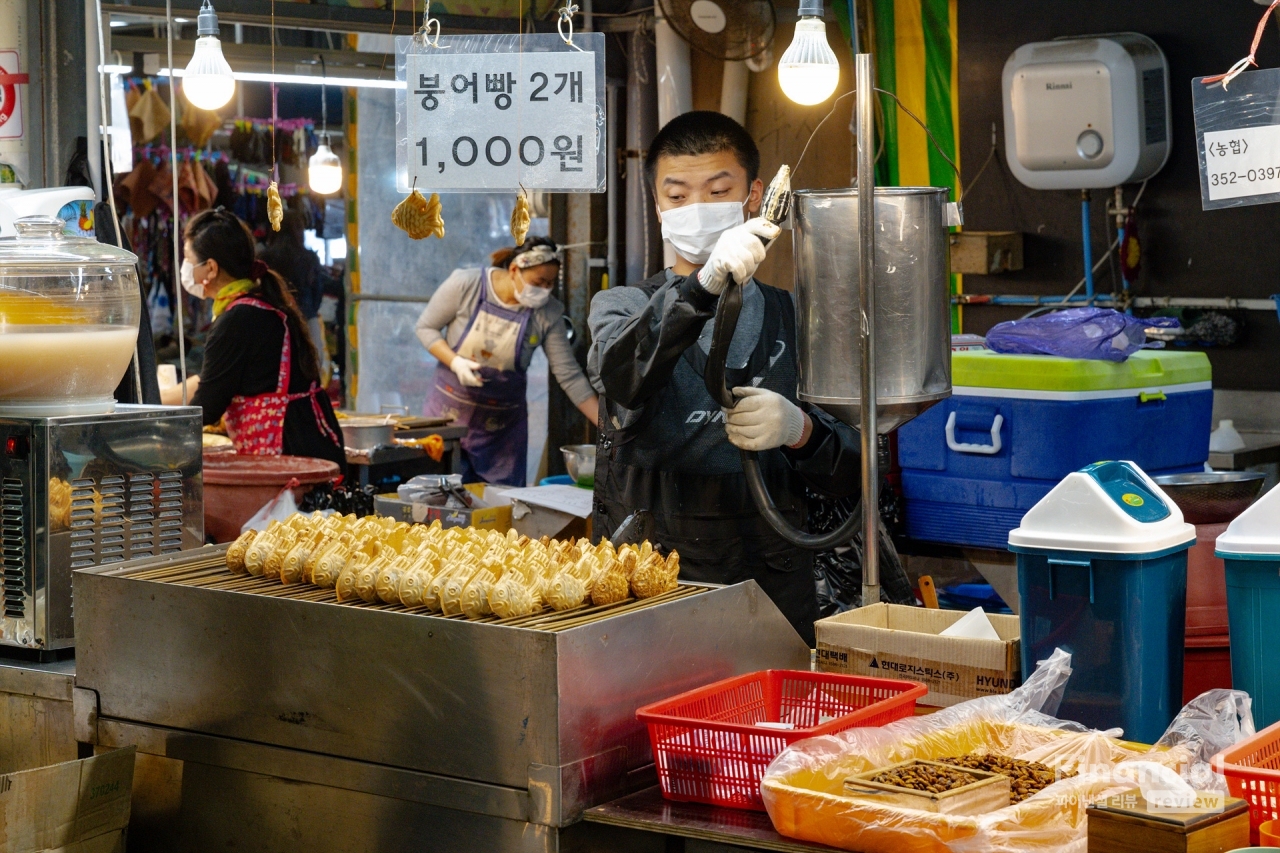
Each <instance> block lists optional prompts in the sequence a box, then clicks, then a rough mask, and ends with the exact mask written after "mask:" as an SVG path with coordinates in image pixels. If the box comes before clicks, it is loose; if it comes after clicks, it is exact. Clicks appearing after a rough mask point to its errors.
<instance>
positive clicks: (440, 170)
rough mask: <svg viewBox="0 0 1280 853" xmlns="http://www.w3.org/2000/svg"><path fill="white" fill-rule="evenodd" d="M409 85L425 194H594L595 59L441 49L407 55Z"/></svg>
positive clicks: (411, 162)
mask: <svg viewBox="0 0 1280 853" xmlns="http://www.w3.org/2000/svg"><path fill="white" fill-rule="evenodd" d="M405 82H406V84H407V92H406V110H407V114H408V115H407V117H408V134H409V138H408V149H407V154H408V158H407V165H408V175H409V180H410V182H412V181H413V180H414V178H416V179H417V187H418V188H419V189H426V188H430V189H431V190H438V191H441V192H447V191H458V190H463V191H466V190H479V189H489V190H497V189H504V190H514V189H515V188H516V187H518V186H523V187H525V188H526V189H543V190H567V189H578V190H583V189H586V190H594V189H595V188H596V186H597V183H598V180H597V175H596V164H597V158H596V149H597V147H598V146H599V142H600V140H599V136H600V130H599V127H598V123H597V121H596V118H597V116H596V57H595V54H594V53H592V52H589V51H585V52H579V51H562V52H557V53H457V52H452V51H449V50H433V51H429V52H427V53H419V54H411V55H409V56H408V57H407V58H406V67H405Z"/></svg>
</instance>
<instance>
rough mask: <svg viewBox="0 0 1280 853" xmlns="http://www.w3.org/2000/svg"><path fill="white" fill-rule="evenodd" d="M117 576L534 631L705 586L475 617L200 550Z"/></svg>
mask: <svg viewBox="0 0 1280 853" xmlns="http://www.w3.org/2000/svg"><path fill="white" fill-rule="evenodd" d="M113 574H117V575H118V576H119V577H125V578H129V579H130V580H139V581H150V582H154V583H169V584H177V585H180V586H194V587H200V588H201V589H215V590H221V591H225V592H235V593H244V594H249V595H269V596H273V597H275V598H290V599H294V600H296V601H310V602H314V603H317V604H334V605H338V606H339V607H360V608H364V609H366V610H385V611H389V612H392V613H409V614H413V615H417V616H426V617H429V618H432V619H455V620H461V621H464V622H480V623H484V624H487V625H502V626H505V627H508V628H528V629H531V630H536V631H550V632H558V631H567V630H569V629H570V628H577V627H579V626H582V625H588V624H590V623H592V622H598V621H600V620H603V619H609V618H612V617H614V616H618V615H620V614H623V613H630V612H631V611H633V610H643V609H645V608H647V607H654V606H657V605H659V604H663V603H665V602H668V601H674V600H676V599H678V598H686V597H688V596H691V595H698V594H699V593H703V592H706V591H707V589H708V587H705V586H696V585H693V584H679V585H678V586H677V587H676V588H675V589H673V590H671V591H670V592H667V593H664V594H662V595H657V596H654V597H653V598H642V599H636V598H628V599H626V600H625V601H620V602H617V603H616V604H606V605H604V606H602V607H596V606H594V605H591V604H584V605H582V606H581V607H576V608H574V609H572V610H559V611H557V610H552V609H550V608H546V609H543V610H542V611H540V612H538V613H533V614H530V615H528V616H515V617H512V618H509V619H499V618H498V617H497V616H486V617H483V618H481V619H469V618H468V617H466V616H464V615H456V616H446V615H444V614H441V613H435V612H433V611H431V610H429V609H428V608H426V607H405V606H404V605H403V604H383V603H381V602H379V603H376V604H372V603H369V602H367V601H364V600H363V599H349V600H345V601H339V600H338V596H337V593H336V592H335V591H334V590H332V589H327V588H324V587H318V586H313V585H312V584H308V583H295V584H282V583H280V582H279V581H278V580H275V579H273V578H265V577H258V576H253V575H237V574H232V573H231V572H230V571H229V570H228V569H227V565H226V558H225V556H224V553H221V552H220V553H216V554H212V555H209V554H203V555H199V556H193V557H192V558H191V559H190V560H184V561H180V562H177V563H173V562H169V563H168V564H167V565H165V566H163V567H161V568H149V567H145V566H141V567H139V568H137V569H132V570H130V569H127V568H126V569H124V570H122V571H119V572H115V573H113Z"/></svg>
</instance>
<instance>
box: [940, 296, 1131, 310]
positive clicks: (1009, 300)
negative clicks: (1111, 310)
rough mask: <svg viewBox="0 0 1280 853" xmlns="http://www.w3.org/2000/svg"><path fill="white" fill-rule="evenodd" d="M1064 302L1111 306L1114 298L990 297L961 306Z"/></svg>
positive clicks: (1043, 304)
mask: <svg viewBox="0 0 1280 853" xmlns="http://www.w3.org/2000/svg"><path fill="white" fill-rule="evenodd" d="M1064 302H1065V303H1066V304H1067V305H1075V304H1081V305H1084V304H1091V305H1109V304H1113V303H1114V302H1115V297H1114V296H1112V295H1111V294H1109V293H1102V294H1099V295H1098V296H1095V297H1093V299H1092V300H1090V299H1089V297H1087V296H1085V295H1084V294H1083V293H1077V294H1076V295H1075V296H1072V297H1070V298H1069V299H1068V298H1066V297H1064V296H1010V295H1004V296H992V297H990V299H989V300H988V301H985V302H978V303H963V304H975V305H1036V306H1042V307H1046V308H1047V307H1049V306H1051V305H1060V304H1063V303H1064ZM957 304H960V303H959V302H958V300H957Z"/></svg>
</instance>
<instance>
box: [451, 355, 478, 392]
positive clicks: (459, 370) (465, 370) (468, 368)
mask: <svg viewBox="0 0 1280 853" xmlns="http://www.w3.org/2000/svg"><path fill="white" fill-rule="evenodd" d="M449 369H450V370H452V371H453V372H454V373H455V374H456V375H457V377H458V381H459V382H461V383H462V384H463V385H465V386H467V387H468V388H479V387H480V386H481V385H483V384H484V379H483V378H482V377H481V376H480V362H478V361H472V360H471V359H469V358H463V357H462V356H460V355H455V356H454V357H453V361H451V362H449Z"/></svg>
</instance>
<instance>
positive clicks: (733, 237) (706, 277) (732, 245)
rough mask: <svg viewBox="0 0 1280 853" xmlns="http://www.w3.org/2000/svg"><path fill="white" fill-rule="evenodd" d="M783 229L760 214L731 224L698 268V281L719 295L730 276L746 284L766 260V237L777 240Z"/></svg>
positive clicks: (708, 290)
mask: <svg viewBox="0 0 1280 853" xmlns="http://www.w3.org/2000/svg"><path fill="white" fill-rule="evenodd" d="M780 233H782V232H781V230H780V229H779V228H778V226H777V225H774V224H773V223H772V222H770V221H768V220H767V219H761V218H759V217H756V218H755V219H748V220H747V221H746V222H744V223H742V224H741V225H737V226H734V227H733V228H730V229H729V230H728V231H726V232H724V233H723V234H721V235H720V239H719V240H717V241H716V247H715V248H714V249H712V250H711V257H709V258H707V263H706V265H705V266H703V268H702V269H701V270H700V271H699V272H698V283H699V284H701V285H702V287H703V288H704V289H705V290H706V291H707V292H708V293H713V294H715V295H716V296H719V295H720V294H721V293H723V292H724V288H725V285H726V284H728V282H729V276H733V280H734V281H736V282H738V284H744V283H745V282H746V281H747V279H749V278H751V276H753V275H755V273H756V268H757V267H759V266H760V264H761V263H763V262H764V255H765V251H764V250H765V246H764V242H762V241H764V240H773V239H774V238H775V237H777V236H778V235H779V234H780Z"/></svg>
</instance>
